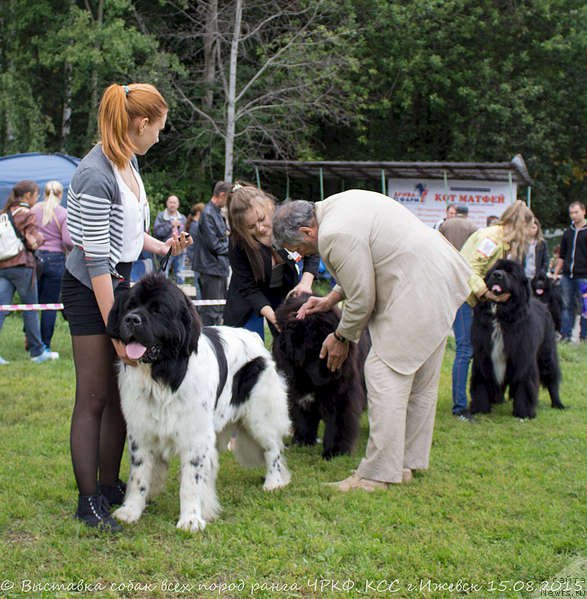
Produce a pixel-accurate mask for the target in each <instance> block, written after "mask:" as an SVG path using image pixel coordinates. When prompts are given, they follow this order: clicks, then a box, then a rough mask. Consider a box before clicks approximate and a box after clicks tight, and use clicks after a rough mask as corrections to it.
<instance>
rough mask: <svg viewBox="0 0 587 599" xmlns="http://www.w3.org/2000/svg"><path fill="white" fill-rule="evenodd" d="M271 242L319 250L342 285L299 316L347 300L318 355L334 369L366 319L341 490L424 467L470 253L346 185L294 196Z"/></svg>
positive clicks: (383, 199) (374, 485) (392, 205)
mask: <svg viewBox="0 0 587 599" xmlns="http://www.w3.org/2000/svg"><path fill="white" fill-rule="evenodd" d="M273 235H274V238H275V242H276V244H277V245H280V246H284V247H286V248H288V249H290V250H294V251H298V252H299V253H300V254H302V255H306V254H312V253H316V251H318V252H319V253H320V256H321V257H322V259H323V261H324V263H325V264H326V267H327V268H328V270H329V271H330V272H331V274H332V275H333V276H334V277H335V279H336V280H337V283H338V285H337V286H336V287H335V288H334V289H333V290H332V291H331V292H330V293H329V294H328V295H327V296H326V297H324V298H310V300H308V302H306V303H305V304H304V305H303V306H302V308H301V309H300V311H299V313H298V317H299V318H303V317H304V316H305V315H306V314H311V313H313V312H319V311H325V310H328V309H330V308H331V307H332V306H333V305H335V304H336V303H338V302H339V301H341V300H345V304H344V308H343V311H342V318H341V320H340V324H339V326H338V328H337V330H336V331H335V332H334V333H333V334H331V335H329V336H328V337H327V338H326V339H325V340H324V344H323V346H322V352H321V357H322V358H325V359H326V360H327V365H328V367H329V368H330V369H331V370H336V369H338V368H339V367H340V365H341V364H342V363H343V362H344V360H345V359H346V357H347V354H348V343H349V342H350V343H354V342H357V341H358V340H359V337H360V335H361V331H362V330H363V329H364V328H365V327H366V326H368V327H369V333H370V334H371V339H372V344H373V345H372V349H371V352H370V353H369V356H368V357H367V361H366V364H365V378H366V381H367V395H368V406H369V442H368V444H367V451H366V455H365V457H364V458H363V460H362V461H361V463H360V465H359V467H358V469H357V471H356V473H355V474H353V475H352V476H351V477H349V478H347V479H346V480H344V481H342V482H340V483H337V487H338V489H340V490H341V491H348V490H349V489H352V488H361V489H364V490H367V491H373V490H375V489H379V488H386V487H387V486H388V485H389V484H390V483H400V482H407V481H408V480H410V479H411V471H412V470H423V469H426V468H428V464H429V457H430V447H431V443H432V431H433V427H434V416H435V411H436V401H437V397H438V382H439V378H440V367H441V364H442V357H443V354H444V347H445V343H446V338H447V336H448V334H449V332H450V330H451V326H452V323H453V320H454V316H455V313H456V311H457V308H458V307H459V306H460V305H461V304H462V302H463V301H464V300H465V298H466V297H467V295H468V294H469V287H468V285H467V280H468V278H469V275H470V268H469V266H468V264H467V262H466V261H465V260H464V259H463V258H462V257H461V256H460V255H459V253H458V252H457V251H456V250H455V249H454V248H453V247H452V246H451V244H450V243H449V242H448V241H447V240H446V239H445V238H444V237H443V236H442V235H440V233H438V231H434V230H433V229H431V228H429V227H428V226H426V225H425V224H424V223H422V222H421V221H420V220H419V219H418V218H417V217H416V216H414V215H413V214H412V213H411V212H410V211H409V210H407V209H405V208H404V207H403V206H401V204H399V203H398V202H396V201H395V200H392V199H391V198H389V197H387V196H384V195H382V194H379V193H374V192H370V191H363V190H349V191H345V192H343V193H340V194H337V195H334V196H331V197H329V198H327V199H326V200H324V201H322V202H317V203H316V204H312V203H311V202H305V201H295V202H289V203H286V204H283V205H282V206H280V207H279V208H278V209H277V210H276V212H275V215H274V218H273Z"/></svg>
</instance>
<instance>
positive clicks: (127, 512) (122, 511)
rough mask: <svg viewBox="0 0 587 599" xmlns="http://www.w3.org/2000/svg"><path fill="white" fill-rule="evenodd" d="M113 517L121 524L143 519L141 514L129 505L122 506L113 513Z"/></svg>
mask: <svg viewBox="0 0 587 599" xmlns="http://www.w3.org/2000/svg"><path fill="white" fill-rule="evenodd" d="M112 516H114V518H116V519H117V520H120V521H121V522H127V523H131V522H136V521H137V520H138V519H139V518H140V517H141V512H140V511H138V510H135V509H133V508H131V507H129V506H128V505H124V504H122V505H121V506H120V507H119V508H118V509H117V510H114V512H112Z"/></svg>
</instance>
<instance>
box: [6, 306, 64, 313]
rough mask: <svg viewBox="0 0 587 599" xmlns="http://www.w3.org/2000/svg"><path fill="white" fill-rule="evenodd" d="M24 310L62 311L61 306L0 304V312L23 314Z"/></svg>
mask: <svg viewBox="0 0 587 599" xmlns="http://www.w3.org/2000/svg"><path fill="white" fill-rule="evenodd" d="M25 310H63V304H0V312H23V311H25Z"/></svg>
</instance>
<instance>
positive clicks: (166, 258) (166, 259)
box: [159, 247, 173, 272]
mask: <svg viewBox="0 0 587 599" xmlns="http://www.w3.org/2000/svg"><path fill="white" fill-rule="evenodd" d="M172 251H173V247H170V248H169V249H168V250H167V254H165V256H163V258H161V262H159V272H164V271H165V269H166V268H167V263H168V262H169V258H171V252H172Z"/></svg>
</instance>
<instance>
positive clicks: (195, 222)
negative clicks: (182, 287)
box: [185, 202, 206, 297]
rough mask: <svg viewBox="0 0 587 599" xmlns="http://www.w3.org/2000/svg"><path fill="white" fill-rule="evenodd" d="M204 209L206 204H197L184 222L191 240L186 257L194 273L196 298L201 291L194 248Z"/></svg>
mask: <svg viewBox="0 0 587 599" xmlns="http://www.w3.org/2000/svg"><path fill="white" fill-rule="evenodd" d="M205 207H206V204H204V203H203V202H198V203H197V204H194V205H193V206H192V209H191V210H190V213H189V214H188V217H187V219H186V221H185V230H186V231H187V233H189V235H190V237H191V238H192V245H191V246H190V247H189V248H188V251H187V257H188V259H189V263H190V268H191V269H192V271H193V273H194V287H195V288H196V297H200V296H201V295H202V290H201V289H200V275H199V274H198V272H197V271H196V270H195V268H194V257H195V254H196V247H198V246H197V243H198V230H199V226H200V216H202V211H203V210H204V208H205Z"/></svg>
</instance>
